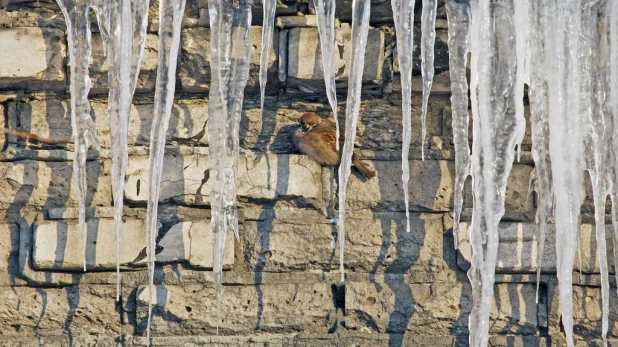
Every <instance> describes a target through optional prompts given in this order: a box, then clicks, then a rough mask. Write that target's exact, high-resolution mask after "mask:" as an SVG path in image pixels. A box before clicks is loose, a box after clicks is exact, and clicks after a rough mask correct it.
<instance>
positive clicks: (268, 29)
mask: <svg viewBox="0 0 618 347" xmlns="http://www.w3.org/2000/svg"><path fill="white" fill-rule="evenodd" d="M262 6H264V20H263V23H262V52H261V55H260V119H261V118H262V114H263V113H264V95H265V93H266V80H267V77H268V62H269V61H270V50H271V48H272V46H273V30H274V27H275V10H276V9H277V0H264V1H263V4H262Z"/></svg>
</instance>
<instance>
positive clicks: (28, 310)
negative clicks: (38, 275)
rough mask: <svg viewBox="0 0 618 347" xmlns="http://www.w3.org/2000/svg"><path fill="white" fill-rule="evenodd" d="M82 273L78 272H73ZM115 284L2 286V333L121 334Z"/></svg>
mask: <svg viewBox="0 0 618 347" xmlns="http://www.w3.org/2000/svg"><path fill="white" fill-rule="evenodd" d="M74 276H79V275H77V274H76V275H74ZM115 296H116V287H115V286H103V285H93V284H91V285H88V286H80V287H78V286H71V287H66V288H28V287H8V286H7V287H5V286H3V287H0V319H2V321H3V322H5V323H3V324H0V335H3V336H23V337H28V336H41V335H42V336H45V335H48V336H49V335H66V334H69V335H70V334H75V335H118V334H120V333H121V324H120V322H121V319H120V314H119V313H118V312H117V311H116V310H117V306H116V303H115Z"/></svg>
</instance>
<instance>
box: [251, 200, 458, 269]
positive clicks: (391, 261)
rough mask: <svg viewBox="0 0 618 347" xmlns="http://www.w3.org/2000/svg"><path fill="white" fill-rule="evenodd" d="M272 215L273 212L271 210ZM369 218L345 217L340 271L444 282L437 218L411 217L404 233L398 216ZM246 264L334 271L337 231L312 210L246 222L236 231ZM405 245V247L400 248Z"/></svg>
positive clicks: (444, 265)
mask: <svg viewBox="0 0 618 347" xmlns="http://www.w3.org/2000/svg"><path fill="white" fill-rule="evenodd" d="M275 213H277V212H275ZM372 217H373V218H371V217H369V216H362V214H361V213H359V214H348V217H347V218H346V229H345V230H346V234H345V240H346V242H345V267H346V269H347V271H348V273H353V272H361V273H363V272H364V273H380V272H388V273H398V274H405V273H416V272H421V273H427V274H431V276H433V278H434V279H436V278H441V279H443V280H444V279H446V278H448V276H449V275H453V273H452V272H451V271H450V270H449V264H448V263H447V262H448V261H449V260H450V259H448V258H447V259H444V257H443V252H444V246H445V245H444V237H443V229H442V216H441V215H440V214H417V213H413V214H412V216H411V220H410V223H411V228H410V229H411V231H410V233H407V232H406V226H405V223H406V222H405V215H404V214H402V213H373V216H372ZM241 229H242V230H241V233H240V235H241V240H242V243H243V248H244V251H243V253H244V256H245V262H246V263H247V264H248V265H249V267H250V268H251V269H252V271H267V272H285V271H316V270H324V271H336V270H337V269H338V268H339V260H338V257H337V256H336V255H337V254H338V252H339V251H338V250H336V249H334V248H333V247H332V246H333V243H334V242H336V235H337V228H336V227H335V225H333V224H331V223H329V220H328V219H327V218H325V217H324V216H321V215H319V214H318V213H317V212H315V213H308V212H303V213H300V212H295V213H294V214H293V215H288V216H285V217H277V218H276V219H265V220H260V221H252V222H249V221H245V223H244V224H243V225H242V228H241ZM404 245H405V246H404Z"/></svg>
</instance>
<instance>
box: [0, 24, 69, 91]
mask: <svg viewBox="0 0 618 347" xmlns="http://www.w3.org/2000/svg"><path fill="white" fill-rule="evenodd" d="M0 46H2V47H5V48H7V49H3V50H1V51H0V61H1V62H2V64H0V88H20V89H22V88H23V89H28V90H37V89H41V88H45V89H47V90H50V89H51V90H63V89H64V87H65V84H64V81H65V79H66V74H65V65H64V64H65V58H66V46H65V44H64V35H63V32H62V31H60V30H55V29H42V28H11V29H2V30H0ZM8 47H10V49H8Z"/></svg>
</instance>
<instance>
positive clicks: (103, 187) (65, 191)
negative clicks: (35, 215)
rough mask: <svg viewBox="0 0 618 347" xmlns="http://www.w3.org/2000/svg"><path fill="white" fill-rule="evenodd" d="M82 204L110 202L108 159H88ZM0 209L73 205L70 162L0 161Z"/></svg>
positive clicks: (75, 200)
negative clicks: (83, 202)
mask: <svg viewBox="0 0 618 347" xmlns="http://www.w3.org/2000/svg"><path fill="white" fill-rule="evenodd" d="M86 166H87V173H88V178H87V180H88V181H87V182H88V192H87V195H86V206H110V205H111V204H112V195H111V182H110V181H109V178H108V177H107V175H108V173H109V171H110V166H111V165H110V163H109V162H108V161H89V162H87V164H86ZM0 190H1V191H3V192H5V193H4V194H2V195H1V196H0V210H9V211H19V210H20V209H21V208H22V207H24V206H26V205H28V206H30V207H37V208H41V207H75V206H77V195H76V191H75V180H74V178H73V164H72V163H70V162H40V161H34V160H22V161H17V162H0Z"/></svg>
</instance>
